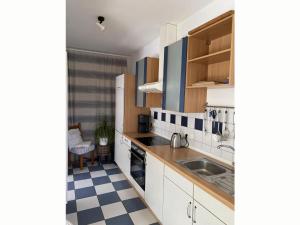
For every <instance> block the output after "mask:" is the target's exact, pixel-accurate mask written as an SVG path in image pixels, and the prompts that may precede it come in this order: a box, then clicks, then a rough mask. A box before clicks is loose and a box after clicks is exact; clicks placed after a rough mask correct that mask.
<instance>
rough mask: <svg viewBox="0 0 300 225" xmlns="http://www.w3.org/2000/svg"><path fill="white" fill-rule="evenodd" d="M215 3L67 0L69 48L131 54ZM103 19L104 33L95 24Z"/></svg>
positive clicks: (206, 0) (204, 0)
mask: <svg viewBox="0 0 300 225" xmlns="http://www.w3.org/2000/svg"><path fill="white" fill-rule="evenodd" d="M211 1H212V0H67V12H66V13H67V21H66V24H67V48H76V49H83V50H90V51H98V52H105V53H111V54H120V55H128V56H129V55H132V54H133V53H134V52H136V51H137V50H139V49H140V48H142V47H143V46H145V45H146V44H148V43H149V42H151V41H152V40H154V39H155V38H156V37H158V36H159V30H160V26H161V25H163V24H165V23H167V22H169V23H175V24H176V23H178V22H181V21H182V20H184V19H185V18H187V17H188V16H190V15H192V14H193V13H195V12H196V11H198V10H199V9H201V8H203V7H204V6H206V5H207V4H208V3H210V2H211ZM98 16H104V17H105V21H104V22H103V25H105V30H104V31H103V32H102V31H100V29H99V28H98V26H97V25H96V21H97V17H98Z"/></svg>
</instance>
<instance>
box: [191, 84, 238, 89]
mask: <svg viewBox="0 0 300 225" xmlns="http://www.w3.org/2000/svg"><path fill="white" fill-rule="evenodd" d="M233 87H234V86H233V85H230V84H219V83H215V84H207V85H205V84H203V85H200V84H199V85H191V86H187V87H186V88H187V89H193V88H209V89H217V88H233Z"/></svg>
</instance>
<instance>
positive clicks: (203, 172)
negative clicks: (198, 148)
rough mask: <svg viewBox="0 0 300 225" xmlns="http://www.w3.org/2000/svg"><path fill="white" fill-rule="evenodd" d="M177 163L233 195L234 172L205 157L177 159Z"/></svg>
mask: <svg viewBox="0 0 300 225" xmlns="http://www.w3.org/2000/svg"><path fill="white" fill-rule="evenodd" d="M176 162H177V163H178V164H179V165H181V166H183V167H184V168H186V169H188V170H189V171H191V172H192V173H194V174H195V175H197V176H198V177H201V178H203V179H205V180H206V181H208V182H209V183H212V184H214V185H216V186H217V188H219V189H221V190H222V191H224V192H226V193H228V194H230V195H231V196H234V172H233V171H232V170H230V169H227V168H225V167H223V166H221V165H219V164H217V163H215V162H213V161H210V160H209V159H206V158H200V159H192V160H178V161H176Z"/></svg>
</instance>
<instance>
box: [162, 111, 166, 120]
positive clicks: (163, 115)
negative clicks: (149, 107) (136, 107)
mask: <svg viewBox="0 0 300 225" xmlns="http://www.w3.org/2000/svg"><path fill="white" fill-rule="evenodd" d="M161 121H166V113H161Z"/></svg>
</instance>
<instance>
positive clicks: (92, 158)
mask: <svg viewBox="0 0 300 225" xmlns="http://www.w3.org/2000/svg"><path fill="white" fill-rule="evenodd" d="M91 160H92V165H94V160H95V158H94V151H92V152H91Z"/></svg>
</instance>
